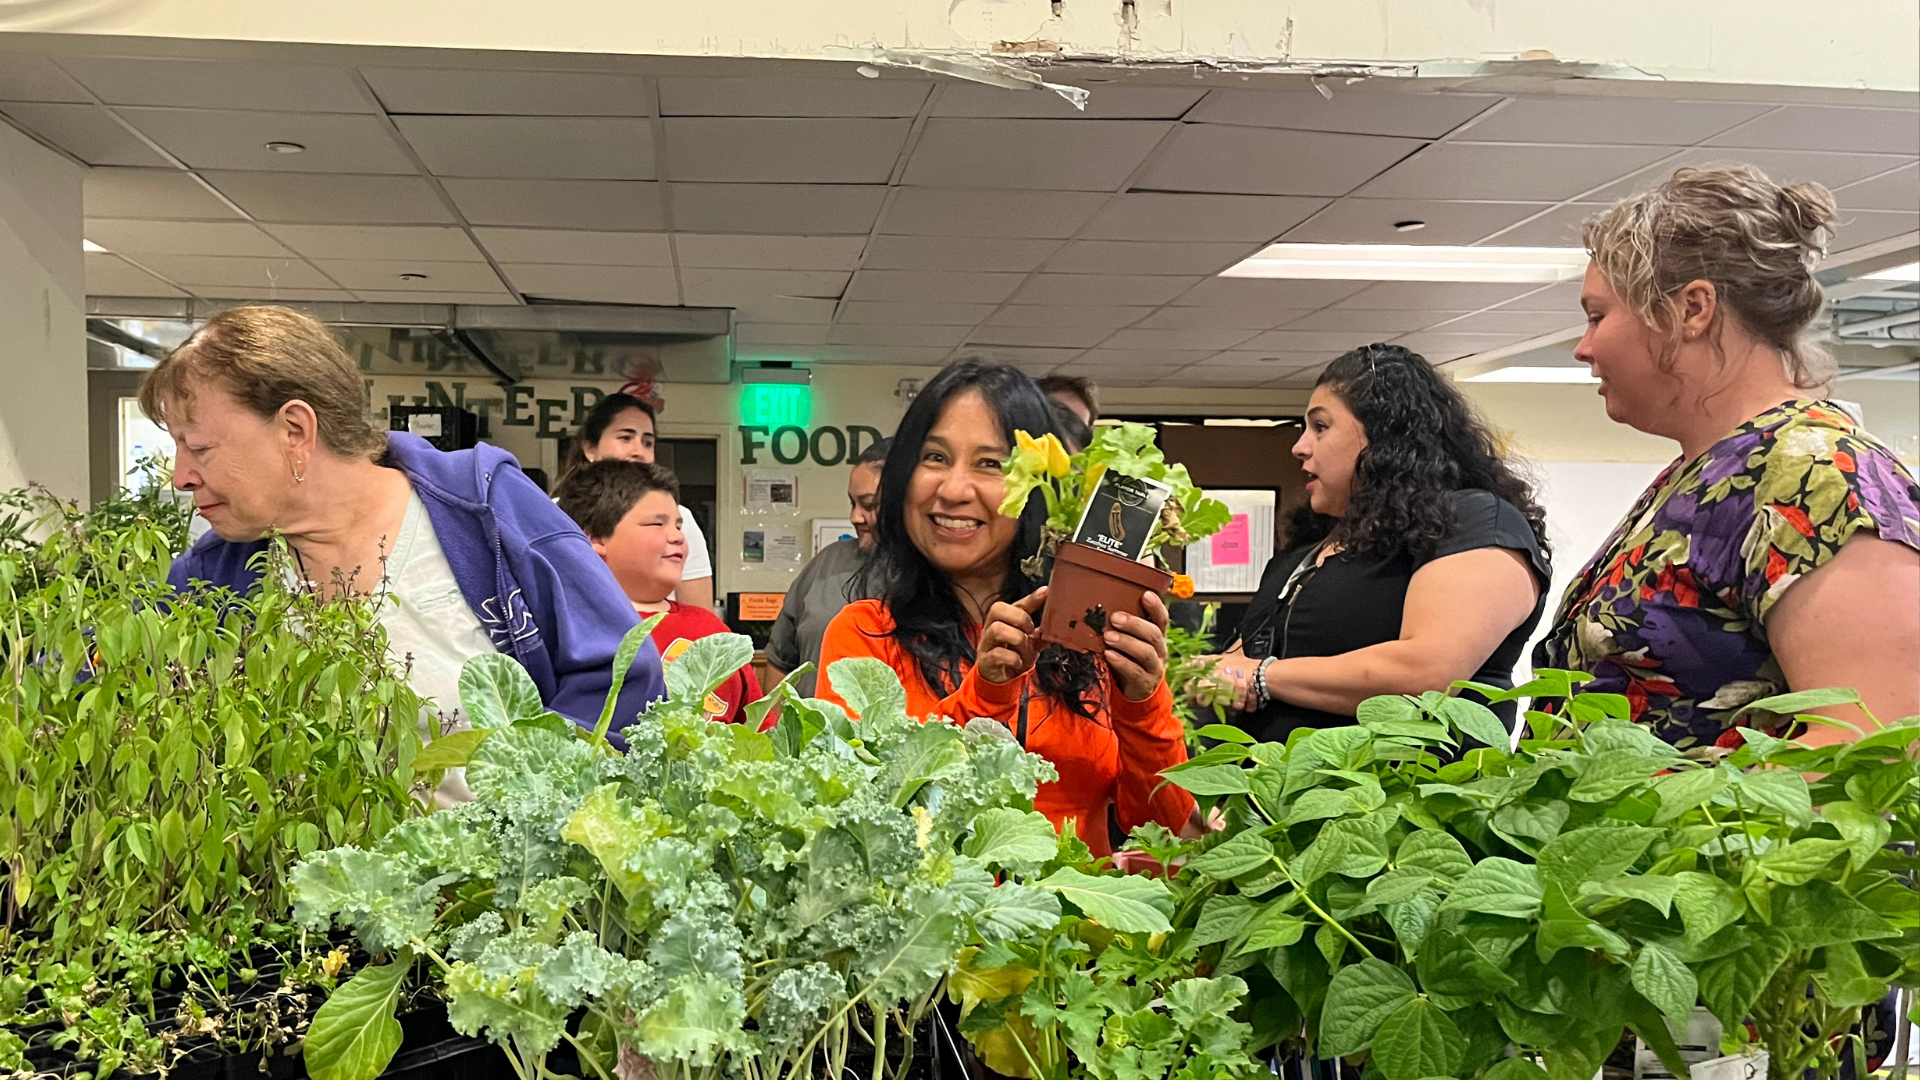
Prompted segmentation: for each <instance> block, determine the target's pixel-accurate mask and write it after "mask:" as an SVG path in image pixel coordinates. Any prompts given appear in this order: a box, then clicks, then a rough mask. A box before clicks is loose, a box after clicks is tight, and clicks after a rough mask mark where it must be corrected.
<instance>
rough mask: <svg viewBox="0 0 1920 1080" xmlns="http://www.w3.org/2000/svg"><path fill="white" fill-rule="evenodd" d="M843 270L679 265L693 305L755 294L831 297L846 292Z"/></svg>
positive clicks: (722, 304) (728, 302) (728, 304)
mask: <svg viewBox="0 0 1920 1080" xmlns="http://www.w3.org/2000/svg"><path fill="white" fill-rule="evenodd" d="M849 276H850V275H849V274H848V273H847V272H846V271H844V270H714V269H709V268H705V267H691V266H683V267H681V268H680V286H681V292H682V294H683V295H684V296H685V297H686V300H685V302H686V303H688V304H692V305H694V306H696V307H705V306H711V307H732V306H736V305H737V304H738V303H739V302H740V301H742V300H745V299H747V298H749V297H755V296H796V297H804V298H808V299H818V298H827V299H834V298H837V297H839V296H840V294H841V293H842V292H844V291H846V288H847V278H848V277H849Z"/></svg>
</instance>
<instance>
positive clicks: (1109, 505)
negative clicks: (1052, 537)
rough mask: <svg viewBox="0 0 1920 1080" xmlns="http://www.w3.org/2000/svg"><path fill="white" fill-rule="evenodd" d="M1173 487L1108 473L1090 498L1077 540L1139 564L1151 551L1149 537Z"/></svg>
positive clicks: (1075, 536) (1076, 532)
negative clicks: (1149, 549) (1148, 551)
mask: <svg viewBox="0 0 1920 1080" xmlns="http://www.w3.org/2000/svg"><path fill="white" fill-rule="evenodd" d="M1172 494H1173V488H1172V487H1170V486H1168V485H1166V484H1163V483H1160V482H1159V481H1158V480H1144V479H1141V478H1139V477H1135V476H1121V475H1120V474H1119V473H1116V472H1113V471H1112V470H1108V471H1107V472H1106V473H1105V474H1103V475H1102V476H1101V477H1100V484H1099V486H1098V487H1096V488H1094V489H1093V494H1092V495H1090V496H1088V497H1087V508H1086V510H1085V511H1084V512H1083V513H1082V514H1081V516H1080V525H1079V527H1078V528H1076V529H1074V531H1073V541H1074V543H1076V544H1085V545H1086V546H1088V547H1090V548H1093V549H1094V550H1095V551H1104V552H1106V553H1107V554H1109V555H1118V556H1119V557H1121V558H1123V559H1125V560H1127V561H1128V562H1138V561H1139V559H1140V556H1142V555H1144V554H1145V553H1146V550H1147V538H1148V537H1149V536H1152V535H1153V528H1154V526H1155V525H1156V524H1158V523H1159V521H1160V508H1161V507H1163V506H1165V505H1166V504H1167V497H1168V496H1169V495H1172Z"/></svg>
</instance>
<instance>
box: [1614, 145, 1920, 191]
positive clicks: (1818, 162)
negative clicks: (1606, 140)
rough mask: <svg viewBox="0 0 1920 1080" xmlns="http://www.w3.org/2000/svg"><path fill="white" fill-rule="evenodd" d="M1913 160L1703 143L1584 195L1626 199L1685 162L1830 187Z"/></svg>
mask: <svg viewBox="0 0 1920 1080" xmlns="http://www.w3.org/2000/svg"><path fill="white" fill-rule="evenodd" d="M1911 160H1912V159H1911V158H1905V157H1901V156H1899V155H1896V154H1843V153H1823V152H1817V151H1805V150H1721V149H1717V148H1714V147H1704V146H1703V147H1695V148H1693V149H1691V150H1687V151H1685V152H1683V153H1682V154H1680V156H1678V157H1676V158H1674V159H1673V160H1672V161H1663V162H1661V163H1660V164H1658V165H1656V166H1652V167H1650V168H1647V169H1645V170H1644V171H1640V172H1637V173H1634V174H1633V175H1629V176H1624V177H1622V178H1621V179H1620V180H1619V181H1618V182H1616V183H1612V184H1609V185H1607V186H1606V187H1604V188H1602V189H1600V190H1599V191H1596V192H1594V193H1593V194H1591V195H1588V196H1585V199H1586V201H1588V202H1611V201H1613V200H1615V199H1621V198H1625V197H1626V196H1628V195H1631V194H1633V193H1634V192H1637V191H1645V190H1646V189H1648V188H1651V187H1653V186H1654V185H1655V184H1658V183H1659V182H1661V181H1662V180H1665V179H1666V178H1667V177H1669V176H1672V175H1673V173H1674V170H1676V169H1679V168H1680V167H1682V166H1685V165H1693V166H1701V165H1719V164H1725V163H1726V162H1729V161H1739V162H1744V163H1746V164H1748V165H1752V166H1753V167H1755V168H1757V169H1759V170H1760V171H1761V172H1764V173H1766V174H1767V177H1768V179H1770V180H1772V181H1773V182H1775V183H1777V184H1793V183H1798V182H1800V181H1802V180H1815V181H1818V182H1819V183H1822V184H1825V185H1827V186H1828V187H1830V188H1839V187H1845V186H1846V185H1848V184H1851V183H1853V182H1854V181H1856V180H1865V179H1866V178H1867V177H1869V176H1877V175H1879V174H1880V173H1883V172H1886V171H1887V170H1889V169H1897V168H1899V167H1900V166H1902V165H1905V164H1907V163H1908V162H1909V161H1911Z"/></svg>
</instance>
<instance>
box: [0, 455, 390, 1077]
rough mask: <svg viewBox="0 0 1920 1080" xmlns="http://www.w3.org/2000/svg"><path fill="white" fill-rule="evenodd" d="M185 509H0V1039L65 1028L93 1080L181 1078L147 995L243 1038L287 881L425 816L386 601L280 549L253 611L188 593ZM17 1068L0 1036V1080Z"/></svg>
mask: <svg viewBox="0 0 1920 1080" xmlns="http://www.w3.org/2000/svg"><path fill="white" fill-rule="evenodd" d="M190 513H191V510H190V508H188V507H184V506H182V505H181V504H179V503H176V502H174V501H173V500H172V499H171V498H170V497H168V495H167V494H166V493H165V492H164V491H162V490H161V489H160V488H159V487H158V486H157V485H150V486H149V487H148V488H147V489H146V490H144V491H143V492H140V493H137V494H134V495H130V496H125V497H122V498H117V499H114V500H111V501H108V502H106V503H103V504H100V505H96V506H95V507H94V509H93V510H91V511H81V510H80V509H78V508H77V507H76V506H73V505H71V504H68V503H64V502H61V501H60V500H57V499H55V498H53V497H51V496H49V495H48V494H46V493H45V492H44V491H38V490H27V491H17V492H13V493H10V494H8V495H5V496H3V497H0V666H4V670H5V682H6V690H5V692H4V695H0V806H4V807H5V808H6V814H5V816H4V817H0V957H3V958H4V960H0V964H3V965H4V978H3V979H0V1024H9V1025H13V1026H27V1025H31V1024H36V1023H43V1022H45V1021H47V1020H53V1021H56V1022H58V1023H60V1024H62V1025H63V1026H64V1031H63V1032H62V1033H60V1034H59V1035H57V1036H55V1043H56V1044H64V1045H66V1046H68V1047H69V1048H70V1049H72V1050H73V1051H74V1052H75V1053H76V1054H78V1055H79V1056H80V1058H81V1059H82V1060H91V1061H94V1062H96V1063H97V1065H98V1068H99V1069H100V1071H101V1073H102V1074H103V1075H104V1074H105V1073H107V1072H111V1071H112V1070H113V1069H114V1068H115V1067H117V1066H121V1065H125V1066H127V1067H129V1068H131V1069H135V1070H140V1071H145V1070H152V1069H157V1068H164V1067H165V1066H166V1065H167V1064H168V1062H169V1061H170V1053H169V1047H170V1043H171V1042H172V1041H173V1038H174V1036H175V1035H176V1034H178V1032H177V1031H175V1032H169V1031H167V1030H166V1028H167V1022H169V1021H171V1020H173V1019H174V1018H173V1017H171V1016H165V1015H156V1011H157V1009H158V1006H156V998H155V995H156V993H157V992H158V991H161V990H172V991H178V992H180V993H181V994H183V995H184V1000H183V1001H181V1003H180V1004H179V1008H180V1010H181V1013H182V1016H183V1017H185V1018H186V1023H187V1026H189V1027H191V1028H192V1029H193V1030H194V1031H196V1032H201V1033H209V1032H211V1033H222V1032H225V1031H228V1030H233V1029H238V1028H244V1027H245V1026H246V1024H245V1023H243V1022H241V1021H239V1020H238V1019H237V1018H222V1017H221V1011H222V1007H223V1006H222V1002H223V1000H224V999H225V998H226V996H227V994H228V992H229V990H231V989H235V988H237V987H238V985H239V984H241V983H247V982H252V981H253V980H255V979H256V977H258V975H259V974H260V973H259V972H258V971H257V970H256V968H257V966H258V964H259V962H260V960H261V959H262V957H263V956H267V957H271V956H273V955H274V954H281V955H283V956H284V955H285V954H287V953H288V952H289V950H292V951H293V952H294V953H296V954H297V953H298V952H299V945H300V937H301V935H300V932H299V931H298V930H297V929H296V928H294V927H293V926H292V925H291V924H290V922H289V920H288V918H287V915H288V912H289V911H290V909H291V907H292V898H291V896H290V894H289V892H288V874H289V872H290V871H291V869H292V867H293V865H294V863H295V862H296V861H297V860H298V859H299V858H300V857H301V856H303V855H306V854H308V853H311V852H313V851H315V850H317V849H319V848H322V847H325V846H330V845H334V844H343V843H354V842H359V841H366V840H371V839H373V838H376V837H378V836H381V835H383V834H384V833H386V832H387V831H388V830H389V829H391V828H393V827H394V826H395V825H396V824H398V823H399V822H401V821H403V820H405V819H406V818H408V817H409V816H412V815H413V814H414V813H415V812H416V811H415V801H414V799H413V798H412V797H411V796H410V789H411V788H412V786H413V780H414V776H413V771H412V758H413V756H414V754H415V753H416V752H417V750H418V747H419V735H418V733H417V724H418V717H419V715H420V705H421V703H420V701H419V699H418V698H416V697H415V696H414V695H413V693H412V692H411V691H409V690H408V688H407V685H406V683H405V682H404V680H403V674H404V673H403V672H401V671H399V670H397V669H396V667H395V666H394V665H393V664H392V663H390V662H389V661H388V659H387V657H386V654H385V637H384V635H383V634H382V633H381V631H380V629H379V626H378V623H377V618H378V609H377V604H378V603H379V601H378V600H377V599H376V600H366V601H339V602H327V603H323V602H321V601H320V600H319V599H318V598H317V597H316V596H314V595H313V594H312V593H310V592H306V591H300V590H295V589H290V588H288V587H286V586H284V585H283V584H281V583H282V582H283V581H284V580H287V575H285V574H283V573H282V569H283V567H284V564H285V559H286V555H285V554H284V547H281V548H278V549H276V550H275V551H273V552H270V553H269V554H267V555H266V556H264V558H265V560H266V565H265V567H264V570H265V572H264V573H263V575H262V578H261V580H262V582H263V584H262V585H261V586H260V587H258V588H256V589H255V590H254V591H253V592H252V593H251V594H250V595H248V596H244V597H243V596H236V595H233V594H232V593H229V592H226V591H221V590H208V591H198V592H191V593H185V594H177V595H176V594H174V593H173V592H172V591H171V590H170V589H169V588H168V586H167V584H166V580H165V579H166V572H167V567H168V564H169V561H170V559H171V557H172V553H173V552H175V551H178V550H180V549H181V548H182V547H184V545H185V542H186V539H187V523H188V515H189V514H190ZM292 959H294V960H296V961H297V960H298V956H297V955H296V956H294V957H292ZM167 1000H168V1001H171V1000H172V999H171V998H169V999H167ZM208 1016H212V1017H213V1019H211V1020H209V1019H207V1017H208ZM228 1019H233V1023H231V1024H229V1023H228V1022H227V1020H228ZM21 1051H22V1047H21V1045H20V1042H19V1039H18V1037H17V1036H9V1035H8V1034H6V1033H5V1032H4V1030H0V1070H4V1069H5V1068H7V1067H9V1066H11V1067H15V1068H17V1067H21V1066H22V1064H23V1060H22V1056H21Z"/></svg>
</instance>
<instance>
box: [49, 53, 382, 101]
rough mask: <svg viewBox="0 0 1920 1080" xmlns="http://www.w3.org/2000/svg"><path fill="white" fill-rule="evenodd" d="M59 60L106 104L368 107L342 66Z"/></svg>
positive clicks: (141, 59)
mask: <svg viewBox="0 0 1920 1080" xmlns="http://www.w3.org/2000/svg"><path fill="white" fill-rule="evenodd" d="M59 63H60V66H61V67H64V68H66V69H67V73H68V74H70V75H72V76H73V77H74V78H76V79H79V80H80V81H81V82H83V83H85V84H86V85H87V88H88V89H89V90H92V91H93V92H94V93H96V94H98V95H100V100H102V101H104V102H106V103H107V104H109V105H171V106H175V107H178V108H184V109H227V108H232V107H233V106H234V104H235V103H238V102H245V103H246V104H248V105H250V106H252V107H253V108H256V109H273V110H278V111H283V112H358V113H368V112H373V111H375V110H374V104H373V102H371V101H368V100H367V98H366V95H365V94H362V93H361V92H360V87H359V85H358V84H356V83H355V82H354V80H353V76H352V75H350V74H349V73H348V72H347V71H346V70H345V69H343V68H335V67H322V66H321V65H318V64H289V63H284V62H282V61H278V60H178V59H170V58H161V57H141V56H69V57H62V58H61V59H60V61H59Z"/></svg>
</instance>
